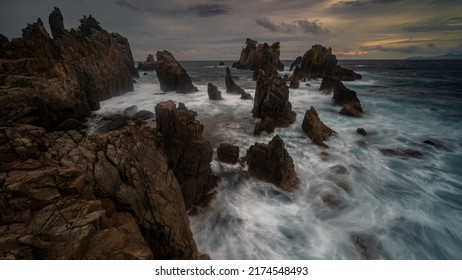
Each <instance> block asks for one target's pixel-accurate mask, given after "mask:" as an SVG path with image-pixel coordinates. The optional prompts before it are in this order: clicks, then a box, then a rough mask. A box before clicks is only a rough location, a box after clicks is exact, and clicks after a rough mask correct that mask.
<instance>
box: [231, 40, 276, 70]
mask: <svg viewBox="0 0 462 280" xmlns="http://www.w3.org/2000/svg"><path fill="white" fill-rule="evenodd" d="M245 45H246V46H245V48H243V49H242V51H241V57H240V58H239V61H237V62H234V63H233V65H232V67H233V68H237V69H249V70H253V71H258V69H259V67H260V64H261V62H262V61H264V60H265V61H266V60H268V59H269V62H270V64H271V65H272V67H273V68H274V69H277V70H279V71H282V70H284V64H283V63H282V62H281V61H280V60H279V55H280V49H279V45H280V44H279V42H275V43H273V44H272V45H271V47H270V49H269V52H270V53H269V57H268V58H263V57H262V56H263V49H264V46H265V45H266V47H268V46H269V45H268V44H267V43H264V44H262V43H258V42H257V41H255V40H252V39H249V38H247V40H246V42H245Z"/></svg>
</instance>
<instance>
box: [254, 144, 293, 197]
mask: <svg viewBox="0 0 462 280" xmlns="http://www.w3.org/2000/svg"><path fill="white" fill-rule="evenodd" d="M246 160H247V164H248V167H249V174H250V175H251V176H252V177H255V178H257V179H259V180H263V181H266V182H270V183H272V184H275V185H276V186H278V187H280V188H282V189H284V190H286V191H294V190H295V189H297V185H298V183H299V179H298V177H297V174H296V172H295V168H294V163H293V160H292V157H291V156H290V155H289V154H288V153H287V150H286V149H285V148H284V141H283V140H282V139H281V138H280V137H279V135H276V136H274V137H273V139H272V140H271V141H270V142H269V143H268V144H263V143H255V145H252V146H250V148H249V149H248V150H247V155H246Z"/></svg>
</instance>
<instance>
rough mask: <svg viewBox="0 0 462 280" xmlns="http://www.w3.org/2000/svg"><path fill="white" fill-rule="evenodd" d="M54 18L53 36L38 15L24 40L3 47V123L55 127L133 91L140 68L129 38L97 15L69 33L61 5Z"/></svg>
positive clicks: (0, 63) (0, 112) (0, 64)
mask: <svg viewBox="0 0 462 280" xmlns="http://www.w3.org/2000/svg"><path fill="white" fill-rule="evenodd" d="M49 20H50V27H51V30H52V32H53V36H54V38H53V39H51V38H50V36H49V34H48V33H47V31H46V30H45V28H44V26H43V22H42V21H41V20H40V19H38V20H37V22H36V23H33V24H29V25H28V26H27V27H26V28H24V29H23V33H22V37H21V38H16V39H13V40H11V42H8V43H4V44H3V45H2V49H3V51H2V52H0V53H1V57H0V72H1V73H2V75H1V76H2V77H3V78H2V79H1V80H2V81H3V82H2V85H1V86H0V125H2V124H6V123H7V122H8V121H12V122H15V123H28V124H35V125H39V126H43V127H45V128H47V129H48V130H56V129H59V127H58V126H59V124H60V123H61V122H62V121H63V120H66V119H70V118H73V119H77V120H83V119H84V118H85V117H88V116H89V115H90V112H91V110H96V109H98V108H99V101H101V100H104V99H107V98H109V97H112V96H113V95H117V94H121V93H124V92H126V91H130V90H133V78H134V77H137V76H138V72H137V71H136V69H135V67H134V62H133V57H132V54H131V50H130V46H129V43H128V40H127V39H126V38H124V37H122V36H120V35H119V34H116V33H108V32H107V31H105V30H104V29H102V28H101V27H99V25H98V24H97V22H96V20H94V18H92V17H84V19H82V20H81V25H80V26H79V27H78V28H77V30H74V29H71V32H69V31H67V30H65V29H64V25H63V22H62V15H61V12H60V11H59V9H56V8H55V9H54V10H53V12H52V14H51V15H50V18H49ZM89 21H91V22H92V24H88V23H87V22H89ZM95 22H96V24H97V26H98V28H95V26H94V24H95Z"/></svg>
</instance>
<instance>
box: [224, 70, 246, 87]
mask: <svg viewBox="0 0 462 280" xmlns="http://www.w3.org/2000/svg"><path fill="white" fill-rule="evenodd" d="M225 84H226V92H227V93H238V94H246V92H245V90H243V89H242V88H241V87H240V86H238V85H237V84H236V83H235V82H234V80H233V77H232V76H231V70H230V69H229V67H226V78H225Z"/></svg>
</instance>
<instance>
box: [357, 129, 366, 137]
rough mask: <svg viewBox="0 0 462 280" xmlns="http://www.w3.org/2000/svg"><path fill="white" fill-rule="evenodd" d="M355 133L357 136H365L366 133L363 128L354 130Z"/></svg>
mask: <svg viewBox="0 0 462 280" xmlns="http://www.w3.org/2000/svg"><path fill="white" fill-rule="evenodd" d="M356 132H357V133H358V134H361V135H364V136H367V131H366V130H365V129H364V128H362V127H360V128H358V129H356Z"/></svg>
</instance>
